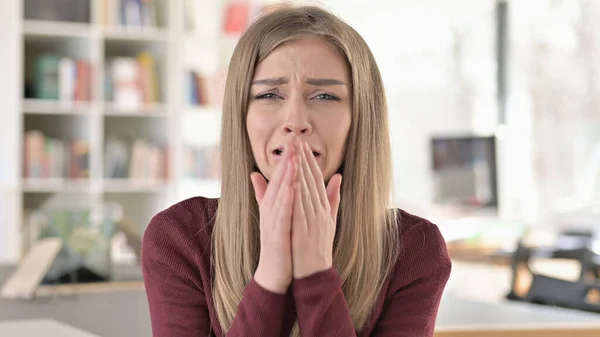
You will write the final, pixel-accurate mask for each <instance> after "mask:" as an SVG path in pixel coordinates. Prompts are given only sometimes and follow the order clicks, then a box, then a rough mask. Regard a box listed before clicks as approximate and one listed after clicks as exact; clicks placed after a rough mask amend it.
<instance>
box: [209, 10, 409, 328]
mask: <svg viewBox="0 0 600 337" xmlns="http://www.w3.org/2000/svg"><path fill="white" fill-rule="evenodd" d="M308 35H311V36H319V37H321V38H323V39H324V40H325V41H327V42H329V43H330V44H331V45H332V46H333V47H334V48H335V49H336V50H337V51H338V52H339V53H340V54H341V55H343V56H344V57H345V59H346V60H347V63H348V67H349V70H350V73H351V78H352V97H353V102H352V123H351V127H350V132H349V135H348V139H347V147H346V153H345V157H344V158H345V159H344V163H343V172H342V175H343V177H344V179H343V183H342V188H341V203H340V208H339V214H338V227H337V232H336V238H335V242H334V252H333V261H334V262H333V263H334V267H335V268H336V270H337V271H338V273H339V274H340V275H341V278H342V280H343V287H342V289H343V292H344V295H345V298H346V301H347V303H348V307H349V309H350V315H351V317H352V321H353V322H354V326H355V329H356V330H357V331H360V330H361V328H362V327H363V326H364V325H365V323H366V322H367V321H368V319H369V318H370V314H371V311H372V308H373V306H374V304H375V301H376V300H377V297H378V295H379V293H380V291H382V287H383V284H384V283H385V281H386V278H387V277H388V276H389V274H390V272H391V271H392V269H393V266H394V265H395V262H396V256H397V251H398V241H399V240H398V225H397V218H396V216H397V214H396V212H395V211H394V208H393V207H391V206H392V195H393V194H392V163H391V150H390V141H389V131H388V116H387V114H388V112H387V105H386V99H385V93H384V89H383V83H382V79H381V75H380V73H379V69H378V67H377V65H376V62H375V59H374V57H373V55H372V53H371V51H370V49H369V47H368V46H367V44H366V43H365V41H364V40H363V39H362V37H361V36H360V35H359V34H358V33H357V32H356V31H355V30H354V29H353V28H351V27H350V26H349V25H347V24H346V23H344V22H343V21H342V20H340V19H339V18H337V17H336V16H334V15H333V14H331V13H329V12H328V11H326V10H324V9H321V8H319V7H315V6H281V7H278V8H276V9H274V10H271V11H269V12H267V13H266V14H264V15H262V16H260V17H258V18H257V19H256V21H254V22H253V24H252V25H251V26H250V27H249V28H248V29H247V31H246V32H245V33H244V35H243V36H242V37H241V39H240V41H239V42H238V44H237V46H236V48H235V50H234V53H233V55H232V58H231V62H230V66H229V70H228V77H227V82H226V86H225V93H224V102H223V120H222V136H221V197H220V201H219V207H218V211H217V215H216V219H215V227H214V232H213V234H214V236H213V240H212V244H213V247H212V248H213V264H214V271H215V278H214V285H213V298H214V304H215V308H216V312H217V317H218V319H219V323H220V325H221V327H222V329H223V331H224V332H226V331H227V330H228V329H229V328H230V327H231V323H232V321H233V319H234V317H235V314H236V310H237V306H238V304H239V303H240V301H241V300H242V296H243V293H244V287H245V286H246V285H247V284H248V283H249V282H250V280H251V279H252V277H253V275H254V271H255V269H256V267H257V264H258V256H259V247H260V242H259V237H260V236H259V211H258V205H257V203H256V200H255V198H254V194H253V190H252V184H251V181H250V173H252V171H253V170H254V169H255V162H254V159H253V155H252V151H251V148H250V142H249V138H248V133H247V129H246V113H247V109H248V99H249V95H250V85H251V81H252V78H253V76H254V70H255V68H256V66H257V64H258V63H260V62H261V61H262V60H264V59H265V57H266V56H267V55H268V54H269V53H270V52H271V51H273V50H274V49H275V48H277V46H279V45H281V44H282V43H285V42H287V41H291V40H294V39H298V38H301V37H302V36H308ZM292 335H294V336H297V335H298V326H297V324H296V325H295V327H294V330H293V331H292Z"/></svg>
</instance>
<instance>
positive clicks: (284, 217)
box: [276, 184, 294, 233]
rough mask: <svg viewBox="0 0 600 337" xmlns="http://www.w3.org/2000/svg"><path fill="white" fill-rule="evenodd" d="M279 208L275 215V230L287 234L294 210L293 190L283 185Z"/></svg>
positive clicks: (290, 227)
mask: <svg viewBox="0 0 600 337" xmlns="http://www.w3.org/2000/svg"><path fill="white" fill-rule="evenodd" d="M280 194H281V198H278V200H281V207H280V208H279V213H278V214H277V221H276V226H277V227H276V230H277V231H279V232H287V233H289V232H290V231H291V229H292V226H291V224H292V210H293V208H294V189H293V188H292V187H291V186H290V185H288V184H285V185H283V186H281V193H280Z"/></svg>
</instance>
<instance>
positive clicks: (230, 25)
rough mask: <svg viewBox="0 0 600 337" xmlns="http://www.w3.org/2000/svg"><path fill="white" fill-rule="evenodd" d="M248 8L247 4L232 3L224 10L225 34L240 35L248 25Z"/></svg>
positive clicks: (240, 2)
mask: <svg viewBox="0 0 600 337" xmlns="http://www.w3.org/2000/svg"><path fill="white" fill-rule="evenodd" d="M248 18H249V6H248V3H247V2H242V1H233V2H231V3H230V4H228V5H227V8H226V9H225V27H224V31H225V33H226V34H240V33H242V32H243V31H244V30H245V29H246V26H247V25H248Z"/></svg>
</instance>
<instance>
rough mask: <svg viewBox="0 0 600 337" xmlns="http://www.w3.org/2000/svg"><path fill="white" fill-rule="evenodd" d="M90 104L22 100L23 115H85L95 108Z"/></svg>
mask: <svg viewBox="0 0 600 337" xmlns="http://www.w3.org/2000/svg"><path fill="white" fill-rule="evenodd" d="M96 105H97V104H96V103H90V102H61V101H54V100H42V99H25V100H23V113H24V114H43V115H87V114H89V113H90V112H91V110H92V109H93V108H94V107H95V106H96Z"/></svg>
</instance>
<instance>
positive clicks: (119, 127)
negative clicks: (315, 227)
mask: <svg viewBox="0 0 600 337" xmlns="http://www.w3.org/2000/svg"><path fill="white" fill-rule="evenodd" d="M281 2H284V1H278V0H270V1H267V0H2V1H1V2H0V45H2V50H0V74H2V79H1V80H0V105H1V106H2V112H1V113H0V116H1V117H0V118H2V122H1V123H0V144H1V145H0V158H2V159H1V160H2V164H1V165H0V262H1V263H2V267H0V285H2V283H3V282H4V283H5V284H8V283H10V282H6V281H7V280H10V277H9V276H10V275H11V274H12V273H14V271H15V270H17V266H18V264H19V263H21V264H22V265H23V264H25V263H24V262H23V261H28V262H29V263H30V265H29V266H30V267H29V269H28V270H29V271H28V273H29V274H27V273H26V274H27V275H29V276H30V278H31V275H32V274H36V271H37V273H38V274H39V275H41V276H38V279H37V281H39V282H37V283H40V284H41V287H39V288H35V287H34V288H35V289H34V288H32V289H34V290H32V291H33V293H34V294H35V296H34V297H43V298H50V299H51V300H48V301H43V304H40V303H38V302H36V301H34V300H31V299H29V300H23V299H19V300H14V299H6V298H8V297H17V298H20V297H27V296H23V295H22V294H18V292H15V291H14V289H15V288H14V283H18V282H14V281H13V287H12V291H11V289H8V290H7V288H10V287H7V286H5V289H4V293H3V295H4V297H5V299H0V336H4V335H2V332H1V331H2V325H1V323H2V321H3V320H14V319H22V318H36V319H37V318H53V319H55V320H57V321H59V322H62V323H65V324H67V325H71V326H75V327H79V328H81V329H83V330H87V331H90V332H91V333H93V334H96V335H100V336H150V330H149V321H148V314H147V307H146V303H145V298H144V297H143V292H142V291H141V290H143V289H142V284H141V282H140V280H141V274H140V271H139V266H138V263H137V262H138V258H139V247H140V240H141V235H142V233H143V231H144V229H145V226H146V225H147V224H148V222H149V220H150V219H151V217H152V216H153V215H154V214H156V213H157V212H158V211H160V210H162V209H164V208H166V207H168V206H169V205H171V204H173V203H175V202H177V201H180V200H182V199H185V198H188V197H192V196H198V195H201V196H207V197H217V196H218V195H219V180H218V177H219V169H220V168H219V162H218V161H219V136H220V135H219V133H220V123H221V112H220V109H221V101H222V94H223V86H224V81H225V78H226V72H227V66H228V62H229V57H230V55H231V53H232V52H233V49H234V47H235V44H236V42H237V40H238V38H239V36H240V35H241V34H242V33H243V32H244V30H245V28H246V27H247V25H248V23H249V22H250V20H251V19H252V17H253V16H254V15H255V14H256V13H257V12H258V11H260V10H263V9H265V8H268V6H270V5H274V4H277V3H281ZM288 2H291V3H300V4H320V5H321V6H324V7H326V8H328V9H329V10H331V11H332V12H334V13H335V14H337V15H339V16H340V17H342V19H344V20H345V21H346V22H348V23H349V24H350V25H352V26H353V27H354V28H355V29H356V30H357V31H358V32H359V33H360V34H361V35H362V36H363V38H364V39H365V40H366V41H367V43H368V44H369V46H370V47H371V49H372V51H373V53H374V55H375V58H376V60H377V62H378V65H379V67H380V70H381V72H382V76H383V79H384V84H385V89H386V95H387V99H388V107H389V117H390V121H391V124H390V127H391V134H392V145H393V147H392V150H393V162H394V187H395V195H394V196H395V199H396V203H397V206H398V207H401V208H404V209H405V210H407V211H409V212H413V213H415V214H417V215H419V216H422V217H425V218H428V219H430V220H431V221H433V222H435V223H436V224H437V225H438V226H439V227H440V229H441V230H442V233H443V234H444V237H445V238H446V241H447V243H448V247H449V251H450V255H451V257H452V258H453V263H454V268H453V273H452V276H451V279H450V281H449V283H448V286H447V288H446V292H445V294H444V300H443V303H442V307H441V309H440V315H439V318H438V320H439V322H438V334H439V336H471V335H473V334H477V335H478V336H485V335H488V334H489V335H490V336H500V335H497V334H492V332H490V331H492V330H493V329H494V327H495V326H497V325H498V324H500V323H501V324H504V325H508V326H526V327H528V328H524V331H525V330H527V331H529V330H531V329H532V327H536V328H540V329H546V328H545V326H546V325H545V324H546V323H547V324H550V325H552V327H553V328H547V330H544V331H545V332H544V333H545V334H544V335H545V336H550V335H551V336H559V335H566V334H568V335H569V336H571V334H576V333H583V334H581V336H592V334H594V333H597V334H598V335H600V315H598V313H600V257H599V256H600V241H598V232H599V229H600V1H593V0H420V1H417V0H395V1H391V0H390V1H384V0H378V1H367V0H343V1H342V0H322V1H319V2H316V1H288ZM47 238H55V239H56V238H58V239H59V241H60V242H61V245H62V249H60V250H59V251H58V250H57V251H54V252H52V250H51V249H50V250H44V248H39V246H36V245H39V243H40V242H47V241H44V239H47ZM36 247H37V248H36ZM46 249H49V248H46ZM36 250H39V251H38V252H36ZM50 255H51V256H54V255H56V258H55V259H51V260H52V261H54V262H53V263H52V264H51V265H50V267H49V268H47V269H45V268H43V267H40V266H39V264H40V263H38V267H35V264H36V261H38V262H39V261H40V259H41V257H43V256H46V257H48V256H50ZM28 256H29V258H28ZM50 262H51V261H50ZM50 262H48V263H50ZM36 268H37V269H36ZM33 279H35V277H33ZM33 283H36V282H33ZM37 283H36V284H37ZM73 284H75V285H76V287H75V288H73V287H69V286H70V285H73ZM65 294H67V295H65ZM73 294H76V295H77V296H76V298H77V299H76V300H73V298H72V296H73ZM92 294H93V295H92ZM65 296H66V299H65ZM128 296H130V297H131V298H129V297H128ZM128 299H129V302H127V300H128ZM123 301H125V302H123ZM117 302H118V303H120V304H119V305H116V304H115V303H117ZM77 303H79V305H80V304H81V303H87V305H89V308H90V309H89V311H88V310H87V309H78V310H76V312H74V311H73V309H72V308H71V306H73V305H75V304H77ZM102 303H105V304H102ZM106 303H108V304H106ZM461 306H462V307H461ZM115 307H119V308H120V309H116V308H115ZM81 308H85V305H84V306H83V307H81ZM102 308H105V310H104V311H102V310H103V309H102ZM457 308H458V309H457ZM103 315H104V316H103ZM106 315H108V316H106ZM100 317H112V318H111V320H112V321H113V323H111V324H108V323H107V322H109V321H108V318H102V319H101V318H100ZM561 323H565V324H566V325H567V326H568V327H569V329H571V330H569V331H568V332H565V331H566V330H560V329H562V326H560V324H561ZM567 323H568V324H567ZM465 326H466V327H471V326H473V328H472V329H471V330H468V329H470V328H468V329H467V328H464V327H465ZM590 326H594V327H593V328H591V327H590ZM456 327H460V328H456ZM584 327H587V328H584ZM461 329H462V330H461ZM465 329H466V330H465ZM477 329H480V330H477ZM481 329H483V330H481ZM486 329H487V330H486ZM490 329H491V330H490ZM565 329H566V328H565ZM588 329H589V330H588ZM592 329H594V330H593V331H594V332H590V331H592ZM504 330H507V329H504ZM508 330H510V329H508ZM517 330H518V329H517V328H515V329H513V330H511V331H507V332H506V331H505V332H506V333H507V334H508V333H510V335H512V336H533V335H528V334H526V332H523V331H521V332H519V331H517ZM584 330H585V331H584ZM469 331H470V332H469ZM552 331H559V332H557V333H558V334H556V335H554V334H552ZM560 331H562V332H560ZM585 333H590V334H587V335H586V334H585ZM81 336H84V335H81ZM536 336H537V335H536Z"/></svg>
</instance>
